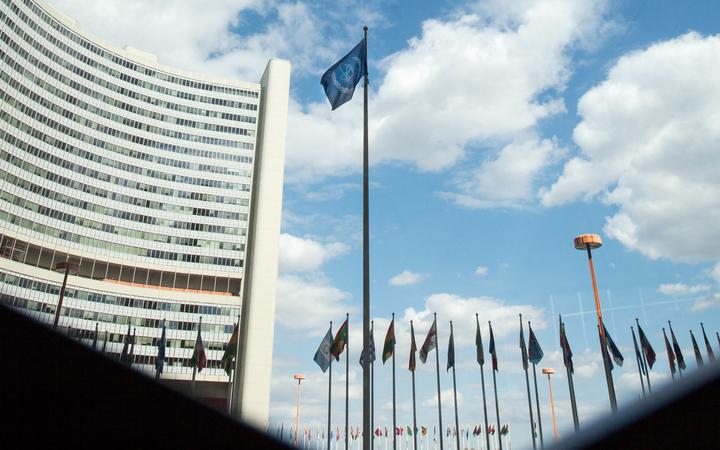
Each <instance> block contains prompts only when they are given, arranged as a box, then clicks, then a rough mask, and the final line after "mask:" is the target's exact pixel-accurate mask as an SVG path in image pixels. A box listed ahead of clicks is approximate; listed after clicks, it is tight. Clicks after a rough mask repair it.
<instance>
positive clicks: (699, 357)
mask: <svg viewBox="0 0 720 450" xmlns="http://www.w3.org/2000/svg"><path fill="white" fill-rule="evenodd" d="M690 339H692V346H693V351H694V352H695V361H697V365H698V367H702V366H703V365H704V364H705V363H704V362H703V358H702V355H701V354H700V347H698V343H697V341H696V340H695V335H694V334H693V332H692V330H690Z"/></svg>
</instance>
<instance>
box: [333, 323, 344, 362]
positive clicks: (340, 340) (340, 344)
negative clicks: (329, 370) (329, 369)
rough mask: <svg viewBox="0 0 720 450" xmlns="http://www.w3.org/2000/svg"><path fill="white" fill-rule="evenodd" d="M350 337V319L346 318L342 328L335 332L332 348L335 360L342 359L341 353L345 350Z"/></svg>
mask: <svg viewBox="0 0 720 450" xmlns="http://www.w3.org/2000/svg"><path fill="white" fill-rule="evenodd" d="M347 337H348V320H347V319H345V322H343V324H342V326H341V327H340V329H339V330H338V331H337V333H336V334H335V340H333V343H332V347H331V348H330V354H331V355H333V356H334V357H335V361H340V354H341V353H342V352H343V351H344V350H345V344H347Z"/></svg>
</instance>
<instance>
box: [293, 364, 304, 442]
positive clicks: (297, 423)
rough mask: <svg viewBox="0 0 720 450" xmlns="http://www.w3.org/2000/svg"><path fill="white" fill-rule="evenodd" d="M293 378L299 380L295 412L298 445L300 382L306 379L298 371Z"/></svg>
mask: <svg viewBox="0 0 720 450" xmlns="http://www.w3.org/2000/svg"><path fill="white" fill-rule="evenodd" d="M293 378H294V379H296V380H297V382H298V389H297V411H296V413H295V447H297V446H298V433H299V432H300V382H301V381H302V380H304V379H305V375H303V374H301V373H296V374H295V375H293Z"/></svg>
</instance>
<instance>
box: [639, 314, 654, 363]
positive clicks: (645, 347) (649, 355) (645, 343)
mask: <svg viewBox="0 0 720 450" xmlns="http://www.w3.org/2000/svg"><path fill="white" fill-rule="evenodd" d="M637 327H638V334H639V335H640V347H641V348H642V352H643V353H644V354H645V360H646V361H647V365H648V367H649V368H650V369H652V367H653V364H655V360H656V359H657V355H656V354H655V350H654V349H653V348H652V345H650V341H649V340H648V338H647V336H646V335H645V332H644V331H643V329H642V327H641V326H640V324H639V323H638V326H637Z"/></svg>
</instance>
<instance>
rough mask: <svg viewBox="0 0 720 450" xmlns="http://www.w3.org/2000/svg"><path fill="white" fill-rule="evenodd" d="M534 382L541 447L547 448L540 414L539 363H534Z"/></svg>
mask: <svg viewBox="0 0 720 450" xmlns="http://www.w3.org/2000/svg"><path fill="white" fill-rule="evenodd" d="M532 366H533V382H534V383H535V405H537V408H536V409H537V419H538V432H539V434H540V448H545V441H543V430H542V416H541V415H540V397H539V396H538V387H537V371H536V369H535V367H536V366H537V364H534V363H533V365H532Z"/></svg>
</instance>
